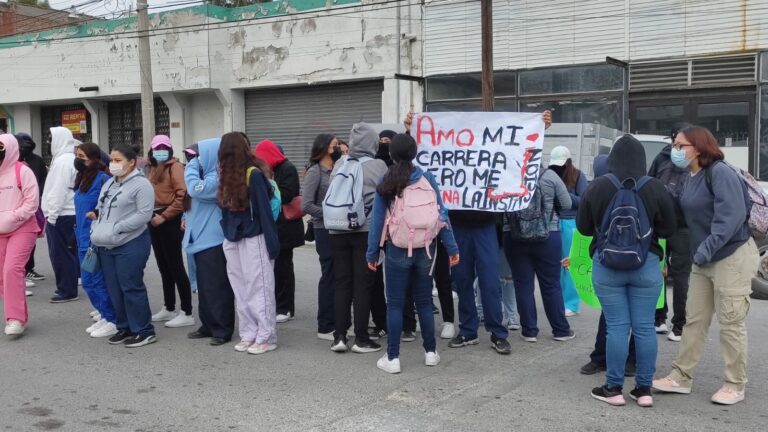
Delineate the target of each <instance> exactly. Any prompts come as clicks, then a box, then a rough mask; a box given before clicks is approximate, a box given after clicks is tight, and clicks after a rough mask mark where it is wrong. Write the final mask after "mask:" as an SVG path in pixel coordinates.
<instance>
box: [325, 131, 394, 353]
mask: <svg viewBox="0 0 768 432" xmlns="http://www.w3.org/2000/svg"><path fill="white" fill-rule="evenodd" d="M378 148H379V134H378V132H376V130H375V129H374V128H373V127H371V126H370V125H369V124H367V123H357V124H355V125H354V126H353V127H352V132H351V134H350V137H349V159H360V158H370V159H366V160H364V161H363V162H362V169H363V199H364V201H365V222H364V223H363V224H361V227H360V228H359V229H357V230H355V231H330V234H331V236H330V237H331V250H332V255H333V271H334V276H335V278H336V291H335V294H334V315H335V320H334V321H335V324H334V325H335V327H336V331H335V332H334V340H333V345H331V350H333V351H335V352H345V351H347V329H348V328H349V326H350V320H351V317H350V306H352V304H353V303H354V309H355V344H354V345H353V346H352V351H354V352H357V353H368V352H374V351H379V350H381V345H379V344H377V343H376V342H373V341H372V340H371V339H370V337H369V336H368V317H369V316H370V313H371V295H372V293H373V289H374V284H375V277H376V275H375V273H374V272H372V271H371V270H370V269H369V268H368V263H366V261H365V252H366V249H367V248H368V230H369V228H370V223H371V217H370V216H371V215H370V213H371V210H372V208H373V199H374V197H375V196H376V187H377V186H378V184H379V181H380V180H381V178H382V177H383V176H384V174H385V173H386V172H387V164H386V163H385V162H384V161H382V160H379V159H373V157H374V156H375V155H376V152H377V151H378ZM347 159H348V158H342V159H340V160H339V161H338V162H337V163H336V164H335V166H334V169H333V172H332V173H331V182H333V177H334V176H335V175H336V173H337V172H338V171H339V169H341V167H342V166H343V164H345V163H347Z"/></svg>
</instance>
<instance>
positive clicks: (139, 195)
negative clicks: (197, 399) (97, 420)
mask: <svg viewBox="0 0 768 432" xmlns="http://www.w3.org/2000/svg"><path fill="white" fill-rule="evenodd" d="M137 160H138V152H137V151H136V149H134V148H133V147H129V146H118V147H116V148H115V149H114V150H112V155H111V161H110V163H109V172H110V174H112V176H113V177H112V179H111V180H110V181H108V182H106V183H105V184H104V186H103V187H102V189H101V195H100V198H99V204H98V206H97V208H96V211H95V212H92V213H89V214H88V217H89V218H91V219H93V220H94V222H93V225H92V226H91V229H92V232H91V244H92V245H93V246H96V247H97V251H98V256H99V261H100V264H101V270H102V272H103V273H104V278H105V279H106V282H107V289H108V290H109V296H110V299H111V300H112V304H113V305H114V307H115V321H116V323H115V324H116V326H117V334H115V335H114V336H112V337H111V338H110V339H109V343H110V344H113V345H118V344H125V346H126V347H129V348H135V347H140V346H144V345H148V344H151V343H154V342H156V341H157V337H156V336H155V328H154V327H153V326H152V322H151V319H152V312H151V311H150V309H149V299H148V297H147V287H146V286H145V285H144V268H145V267H146V265H147V260H148V259H149V251H150V248H151V240H150V237H149V231H148V230H147V226H148V225H147V224H148V223H149V221H150V219H152V210H153V208H154V206H155V191H154V188H153V187H152V184H151V183H150V182H149V180H147V178H146V177H144V175H143V174H142V173H141V171H140V170H138V169H137Z"/></svg>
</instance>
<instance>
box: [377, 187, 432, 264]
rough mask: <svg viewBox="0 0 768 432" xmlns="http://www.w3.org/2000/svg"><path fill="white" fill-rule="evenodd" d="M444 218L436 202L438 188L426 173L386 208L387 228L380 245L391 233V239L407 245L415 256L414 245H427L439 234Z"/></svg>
mask: <svg viewBox="0 0 768 432" xmlns="http://www.w3.org/2000/svg"><path fill="white" fill-rule="evenodd" d="M444 226H445V222H443V221H441V220H440V206H439V205H438V203H437V195H436V194H435V189H434V188H432V185H431V184H430V183H429V180H427V179H426V177H424V176H422V177H421V179H419V181H417V182H416V183H414V184H412V185H409V186H407V187H406V188H405V189H404V190H403V193H402V194H401V196H399V197H397V198H395V202H394V203H393V204H392V206H391V207H390V208H389V210H387V218H386V221H385V223H384V230H383V232H382V234H381V246H384V243H385V242H386V240H387V237H389V239H390V241H392V243H393V244H394V245H395V246H397V247H399V248H403V249H406V248H407V249H408V256H409V257H411V256H413V249H414V248H416V249H418V248H427V256H429V257H430V258H431V257H432V256H431V255H430V253H429V248H428V246H429V245H430V244H432V240H434V239H435V237H437V235H438V234H439V233H440V230H441V229H443V227H444Z"/></svg>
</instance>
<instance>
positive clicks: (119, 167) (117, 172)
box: [109, 162, 125, 177]
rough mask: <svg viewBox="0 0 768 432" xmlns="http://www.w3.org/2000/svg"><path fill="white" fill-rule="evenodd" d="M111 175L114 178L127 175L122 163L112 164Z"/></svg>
mask: <svg viewBox="0 0 768 432" xmlns="http://www.w3.org/2000/svg"><path fill="white" fill-rule="evenodd" d="M109 173H110V174H112V176H113V177H121V176H123V175H125V168H123V164H121V163H117V162H110V163H109Z"/></svg>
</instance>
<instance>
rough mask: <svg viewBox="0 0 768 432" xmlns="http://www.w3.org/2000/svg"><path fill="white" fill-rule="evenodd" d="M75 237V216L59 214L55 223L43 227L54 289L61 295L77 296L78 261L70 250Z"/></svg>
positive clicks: (67, 296) (66, 296)
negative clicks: (53, 277) (54, 280)
mask: <svg viewBox="0 0 768 432" xmlns="http://www.w3.org/2000/svg"><path fill="white" fill-rule="evenodd" d="M74 237H75V216H59V217H58V219H56V225H51V224H48V225H47V226H46V227H45V239H46V240H47V241H48V254H49V255H50V256H51V266H52V267H53V274H54V276H56V290H57V291H58V294H59V295H60V296H61V297H64V298H74V297H77V278H78V277H79V276H80V261H79V260H78V259H77V255H75V252H74V251H73V250H72V241H73V240H74Z"/></svg>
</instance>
